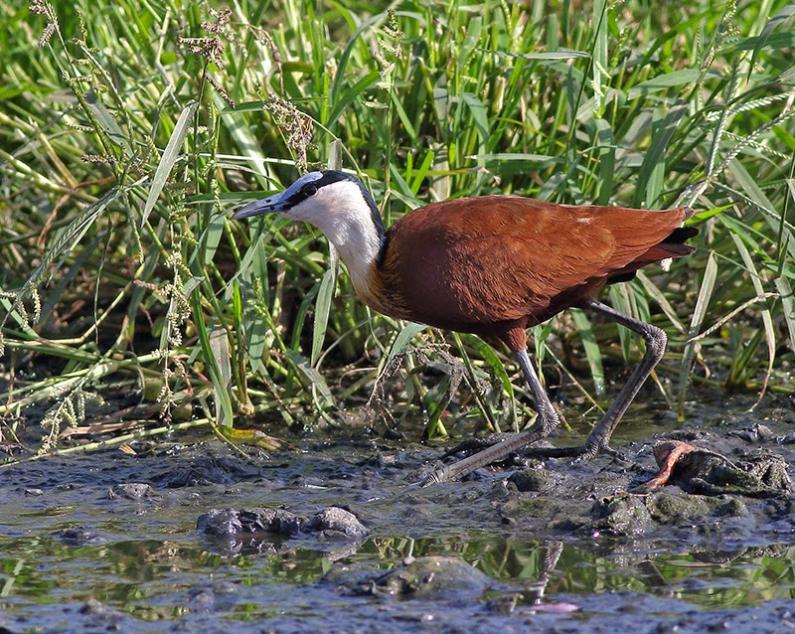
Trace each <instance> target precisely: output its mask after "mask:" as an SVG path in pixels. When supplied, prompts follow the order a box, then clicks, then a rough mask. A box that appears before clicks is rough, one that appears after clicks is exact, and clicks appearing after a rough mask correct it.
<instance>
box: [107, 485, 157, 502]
mask: <svg viewBox="0 0 795 634" xmlns="http://www.w3.org/2000/svg"><path fill="white" fill-rule="evenodd" d="M159 497H160V496H159V495H158V494H157V491H155V490H154V489H153V488H152V487H151V486H149V485H148V484H144V483H142V482H127V483H124V484H114V485H113V486H112V487H111V488H110V489H108V499H109V500H117V499H119V498H124V499H127V500H155V499H158V498H159Z"/></svg>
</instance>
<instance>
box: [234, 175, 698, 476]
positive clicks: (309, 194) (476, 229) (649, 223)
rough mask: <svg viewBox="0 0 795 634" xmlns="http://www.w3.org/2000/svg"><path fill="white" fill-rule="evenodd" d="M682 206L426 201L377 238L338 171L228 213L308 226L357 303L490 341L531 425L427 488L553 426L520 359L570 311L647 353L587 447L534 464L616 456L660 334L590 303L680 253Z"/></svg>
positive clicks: (370, 208)
mask: <svg viewBox="0 0 795 634" xmlns="http://www.w3.org/2000/svg"><path fill="white" fill-rule="evenodd" d="M692 213H693V211H692V209H691V208H689V207H678V208H675V209H670V210H662V211H650V210H645V209H632V208H627V207H618V206H602V205H565V204H557V203H550V202H546V201H541V200H534V199H532V198H527V197H522V196H515V195H486V196H477V197H468V198H457V199H450V200H445V201H441V202H434V203H431V204H428V205H426V206H424V207H420V208H418V209H414V210H413V211H410V212H408V213H406V214H405V215H403V216H402V217H401V218H400V219H399V220H398V221H397V222H395V223H394V224H393V225H392V226H391V227H389V229H386V228H385V227H384V223H383V220H382V218H381V214H380V213H379V211H378V207H377V205H376V203H375V200H374V199H373V197H372V195H371V194H370V192H369V191H368V190H367V188H366V187H365V186H364V184H363V183H362V182H361V180H359V179H358V178H357V177H356V176H354V175H352V174H349V173H347V172H342V171H339V170H331V169H329V170H320V171H312V172H308V173H306V174H304V175H302V176H300V177H299V178H298V179H297V180H295V181H294V182H293V183H292V184H291V185H290V186H289V187H287V189H285V190H284V191H282V192H279V193H276V194H273V195H271V196H268V197H267V198H263V199H259V200H256V201H254V202H251V203H250V204H248V205H246V206H244V207H243V208H241V209H239V210H237V211H236V212H235V213H234V214H233V216H232V217H233V218H234V219H238V220H240V219H244V218H250V217H254V216H259V215H262V214H279V215H281V216H283V217H285V218H288V219H290V220H294V221H303V222H307V223H309V224H311V225H313V226H315V227H316V228H317V229H319V230H320V231H321V232H322V233H323V234H325V236H326V238H327V239H328V240H329V241H330V242H331V244H332V245H333V246H334V247H335V249H336V250H337V252H338V253H339V255H340V257H341V259H342V261H343V262H344V263H345V266H346V268H347V270H348V274H349V275H350V279H351V281H352V284H353V288H354V290H355V292H356V295H357V296H358V297H359V299H360V300H361V301H363V302H364V303H365V304H367V305H368V306H370V307H371V308H373V309H375V310H376V311H378V312H380V313H383V314H384V315H388V316H390V317H393V318H396V319H403V320H409V321H413V322H418V323H421V324H426V325H428V326H431V327H434V328H439V329H443V330H451V331H456V332H464V333H473V334H475V335H479V336H480V337H482V338H484V339H485V340H487V341H489V342H492V343H496V342H497V341H501V342H502V343H504V344H505V346H507V348H508V349H509V350H510V351H511V353H512V355H513V357H514V358H515V360H516V362H517V364H518V365H519V367H520V369H521V371H522V374H523V375H524V379H525V381H526V382H527V385H528V387H529V390H530V393H531V395H532V397H533V400H534V402H535V410H536V412H537V416H536V419H535V422H534V423H533V425H532V426H531V427H530V428H529V429H527V430H525V431H522V432H518V433H516V434H514V435H512V436H510V437H508V438H507V439H505V440H502V441H500V442H497V443H495V444H493V445H491V446H489V447H487V448H485V449H482V450H481V451H479V452H477V453H475V454H473V455H470V456H468V457H466V458H463V459H460V460H458V461H457V462H454V463H452V464H449V465H447V466H442V467H438V468H436V469H435V470H434V471H433V472H432V473H430V474H429V476H428V481H429V482H442V481H446V480H453V479H457V478H461V477H463V476H464V475H466V474H467V473H470V472H471V471H473V470H475V469H478V468H481V467H483V466H486V465H489V464H492V463H494V462H498V461H500V460H503V459H505V458H506V457H507V456H509V455H511V454H512V453H514V452H516V451H517V450H519V449H521V448H524V447H526V446H527V445H530V444H531V443H535V442H537V441H539V440H541V439H544V438H546V437H547V436H549V435H550V434H551V433H552V432H553V431H555V429H556V428H557V427H558V426H559V423H560V421H559V417H558V414H557V412H556V410H555V408H554V406H553V405H552V402H551V401H550V399H549V396H548V395H547V393H546V391H545V390H544V387H543V385H542V383H541V381H540V380H539V377H538V374H537V372H536V370H535V368H534V367H533V363H532V362H531V360H530V357H529V355H528V352H527V333H526V330H527V329H528V328H530V327H532V326H535V325H538V324H540V323H542V322H544V321H546V320H547V319H549V318H551V317H552V316H554V315H556V314H557V313H559V312H561V311H563V310H565V309H568V308H581V309H585V310H590V311H592V312H593V313H596V314H599V315H602V316H603V317H605V318H607V319H609V320H612V321H614V322H616V323H618V324H621V325H623V326H626V327H627V328H629V329H630V330H632V331H634V332H636V333H637V334H639V335H640V336H641V337H642V338H643V339H644V341H645V344H646V346H645V352H644V354H643V357H642V359H641V361H640V363H639V364H638V366H637V367H636V368H635V369H634V370H633V372H632V373H631V375H630V377H629V379H628V380H627V382H626V384H625V385H624V386H623V387H622V389H621V390H620V391H619V393H618V395H617V396H616V398H615V400H614V401H613V402H612V404H611V405H610V406H609V407H608V409H607V411H606V412H605V414H604V416H603V417H602V419H601V420H600V421H599V422H598V423H597V424H596V425H595V426H594V428H593V430H592V431H591V432H590V434H589V435H588V437H587V439H586V440H585V441H584V442H583V443H582V444H581V445H577V446H572V447H558V448H555V447H550V448H544V449H543V450H542V449H539V450H538V451H543V452H544V455H553V456H574V457H578V458H580V459H588V458H592V457H594V456H596V455H597V454H599V453H602V452H604V453H616V452H614V450H613V449H612V448H611V447H610V444H609V441H610V438H611V436H612V434H613V431H614V430H615V428H616V427H617V426H618V423H619V421H620V420H621V418H622V416H623V415H624V413H625V412H626V410H627V408H628V407H629V405H630V403H631V402H632V401H633V399H634V398H635V396H636V395H637V394H638V392H639V391H640V388H641V386H642V385H643V383H644V382H645V380H646V378H647V377H648V376H649V374H650V373H651V371H652V370H653V369H654V367H655V366H656V365H657V363H658V362H659V361H660V360H661V359H662V357H663V355H664V353H665V349H666V344H667V339H666V334H665V331H664V330H662V329H661V328H659V327H657V326H655V325H652V324H649V323H646V322H643V321H640V320H638V319H636V318H635V317H632V316H630V315H625V314H622V313H621V312H619V311H617V310H615V309H614V308H612V307H610V306H609V305H607V304H604V303H602V302H600V301H599V300H598V299H597V298H598V296H599V293H600V291H602V289H603V288H604V287H605V286H607V285H608V284H613V283H616V282H624V281H628V280H630V279H632V278H633V277H634V276H635V274H636V272H637V271H638V269H640V268H641V267H644V266H646V265H649V264H653V263H655V262H660V261H662V260H667V259H669V258H680V257H684V256H686V255H689V254H690V253H692V252H693V251H694V248H693V247H692V246H690V245H687V244H686V241H687V240H688V239H689V238H692V237H693V236H694V235H696V234H697V233H698V231H697V230H696V229H695V228H693V227H685V226H683V223H684V221H685V220H687V219H688V218H689V217H690V216H691V215H692Z"/></svg>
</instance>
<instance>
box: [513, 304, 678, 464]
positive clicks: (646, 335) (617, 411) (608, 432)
mask: <svg viewBox="0 0 795 634" xmlns="http://www.w3.org/2000/svg"><path fill="white" fill-rule="evenodd" d="M587 307H588V308H590V309H591V310H593V311H595V312H597V313H600V314H602V315H605V316H606V317H608V318H610V319H612V320H613V321H615V322H617V323H619V324H621V325H622V326H626V327H627V328H629V329H630V330H632V331H634V332H636V333H638V334H639V335H640V336H641V337H643V339H644V341H645V342H646V353H645V354H644V355H643V359H641V361H640V363H639V364H638V366H637V367H636V368H635V369H634V370H633V372H632V374H631V375H630V377H629V379H628V380H627V382H626V383H625V384H624V387H622V388H621V391H620V392H619V393H618V396H617V397H616V399H615V400H614V401H613V402H612V403H611V405H610V407H609V408H608V410H607V412H606V413H605V415H604V416H603V417H602V420H600V421H599V423H598V424H597V425H596V427H594V428H593V431H591V433H590V435H589V436H588V439H587V440H586V441H585V444H584V445H582V446H580V447H559V448H552V449H531V450H530V451H528V452H525V453H526V454H529V455H533V456H555V457H560V456H583V457H586V458H590V457H593V456H595V455H596V454H597V453H599V452H606V453H614V452H613V450H612V449H610V446H609V442H610V437H611V436H612V435H613V432H614V431H615V429H616V427H617V426H618V423H619V422H620V421H621V418H622V417H623V416H624V413H625V412H626V411H627V408H628V407H629V405H630V403H632V400H633V399H634V398H635V396H637V394H638V392H639V391H640V388H641V386H642V385H643V383H644V382H645V381H646V379H647V378H648V376H649V374H651V371H652V370H653V369H654V366H656V365H657V364H658V363H659V362H660V359H662V357H663V355H664V354H665V346H666V343H667V341H668V339H667V337H666V335H665V331H663V330H662V329H660V328H657V326H652V325H651V324H647V323H646V322H644V321H640V320H638V319H633V318H632V317H627V316H626V315H622V314H621V313H619V312H618V311H616V310H613V309H612V308H610V306H607V305H606V304H602V303H601V302H598V301H596V300H595V299H592V300H590V301H589V302H588V304H587Z"/></svg>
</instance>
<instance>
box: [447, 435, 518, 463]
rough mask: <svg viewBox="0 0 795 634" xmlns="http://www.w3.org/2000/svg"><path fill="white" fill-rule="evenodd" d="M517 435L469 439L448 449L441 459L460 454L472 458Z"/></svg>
mask: <svg viewBox="0 0 795 634" xmlns="http://www.w3.org/2000/svg"><path fill="white" fill-rule="evenodd" d="M514 435H515V434H504V433H503V434H490V435H489V436H487V437H485V438H468V439H467V440H464V441H462V442H460V443H458V444H457V445H456V446H455V447H453V448H452V449H448V450H447V451H445V452H444V453H443V454H442V455H441V456H440V459H441V460H444V459H445V458H449V457H450V456H455V455H457V454H460V453H464V454H466V455H467V456H471V455H473V454H476V453H478V452H479V451H483V450H484V449H487V448H488V447H491V446H492V445H496V444H497V443H499V442H503V441H504V440H506V439H509V438H511V437H513V436H514Z"/></svg>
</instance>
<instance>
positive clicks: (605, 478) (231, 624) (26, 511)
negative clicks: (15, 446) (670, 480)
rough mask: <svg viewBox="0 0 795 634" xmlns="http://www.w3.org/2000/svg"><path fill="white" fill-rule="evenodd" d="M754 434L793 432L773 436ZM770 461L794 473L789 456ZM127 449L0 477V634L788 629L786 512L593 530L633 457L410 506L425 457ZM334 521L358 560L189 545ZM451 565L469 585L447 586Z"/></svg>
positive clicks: (790, 537) (638, 453)
mask: <svg viewBox="0 0 795 634" xmlns="http://www.w3.org/2000/svg"><path fill="white" fill-rule="evenodd" d="M703 420H709V421H710V423H709V424H707V423H703V422H702V423H701V424H700V425H699V424H695V425H692V424H691V425H689V426H690V427H691V428H692V427H699V426H700V427H701V428H703V429H705V430H706V432H705V433H704V434H703V435H702V436H700V439H701V443H702V444H704V443H707V444H720V447H719V449H720V450H721V451H722V452H728V451H736V452H739V451H746V450H748V449H750V448H752V443H748V442H747V441H742V440H737V439H732V440H727V439H726V438H725V437H724V436H723V435H722V433H723V430H725V429H728V428H730V427H736V426H741V425H742V424H743V421H742V420H733V421H726V420H718V419H717V417H716V415H712V414H711V415H710V416H705V417H704V418H703ZM765 422H766V424H768V425H769V426H770V427H771V429H773V430H774V431H777V432H781V433H787V432H791V431H793V430H795V424H793V422H791V421H790V420H789V419H788V418H787V417H776V416H775V415H774V416H772V417H771V418H770V420H767V421H765ZM729 423H731V424H729ZM636 427H637V426H633V425H631V424H630V425H628V426H627V428H626V429H625V436H624V441H627V440H632V439H633V436H635V437H637V436H638V435H639V434H638V429H637V428H636ZM656 431H658V432H662V431H664V427H663V426H660V427H658V428H657V429H656ZM756 446H758V445H754V447H756ZM767 448H768V449H770V450H772V451H776V452H777V453H779V454H781V455H783V456H784V457H785V458H786V459H787V461H788V462H789V463H790V464H793V457H794V456H793V445H777V444H775V443H772V442H771V443H769V446H768V447H767ZM137 449H138V450H139V452H140V454H139V455H138V456H131V455H127V454H124V453H121V452H112V453H111V452H106V453H97V454H92V455H88V456H74V457H63V458H56V459H50V460H46V461H39V462H34V463H29V464H26V465H21V466H16V467H12V468H6V469H4V470H0V508H2V519H1V520H0V610H1V611H0V631H10V632H33V631H43V632H58V631H63V632H70V631H107V630H108V629H109V628H110V629H118V630H120V631H124V632H161V631H215V630H220V629H227V630H229V631H251V632H262V631H276V632H291V631H363V632H365V631H379V632H390V631H394V632H403V631H411V630H423V631H425V630H427V631H459V630H460V631H464V630H466V631H467V632H472V631H517V632H518V631H527V630H528V629H529V628H530V629H533V630H537V631H550V632H552V631H555V632H575V631H576V632H601V631H605V632H606V631H612V630H614V629H615V628H616V627H622V628H628V627H636V628H638V631H640V632H652V631H654V632H658V631H659V632H665V631H674V629H676V631H680V632H682V631H685V632H686V631H693V632H701V631H706V630H712V631H722V630H723V629H726V628H731V629H732V631H754V632H766V631H770V632H778V631H786V628H792V627H794V626H793V623H795V607H793V598H795V518H794V517H793V513H792V507H791V500H789V499H784V498H782V499H775V500H755V499H749V498H743V499H740V500H739V501H737V500H733V501H732V503H733V504H735V506H736V507H737V509H736V512H734V511H732V512H731V513H725V512H723V511H721V512H720V513H717V512H714V513H705V514H703V516H701V515H699V516H693V517H681V518H675V519H674V520H672V521H669V522H665V523H662V524H661V523H654V524H652V525H649V526H646V527H644V528H643V529H642V530H640V529H639V530H637V531H634V532H633V531H629V534H625V535H610V534H608V533H607V532H606V531H603V530H600V529H599V528H598V527H597V526H596V525H595V524H594V525H592V524H591V523H590V522H592V520H591V519H590V518H591V516H592V507H593V505H594V504H595V503H597V502H598V500H600V499H603V498H604V497H605V496H610V495H613V494H614V493H615V492H616V491H619V490H625V489H626V487H627V486H628V484H629V483H630V482H631V481H633V480H637V479H638V478H640V479H642V478H644V477H648V475H651V473H652V472H653V470H654V462H653V460H652V458H651V456H650V455H649V451H648V449H647V447H646V446H645V445H642V444H640V443H636V444H632V445H630V446H629V447H628V450H627V455H628V456H631V457H632V461H631V462H632V464H629V465H628V464H617V463H615V462H614V461H612V460H609V459H607V458H599V459H597V460H595V461H594V462H592V463H587V464H577V465H572V464H570V462H568V461H565V460H550V461H548V462H547V463H545V464H544V465H535V467H536V468H538V469H539V470H540V472H541V473H543V475H544V483H545V484H544V486H543V487H542V489H541V491H537V492H527V493H521V492H519V491H516V490H515V487H512V486H510V485H506V481H505V475H506V474H507V472H505V471H501V472H483V473H481V474H480V477H478V478H475V479H472V480H470V481H466V482H461V483H450V484H440V485H435V486H431V487H428V488H418V487H413V486H410V485H411V484H412V483H413V482H416V480H417V477H418V474H419V473H420V471H421V469H422V468H423V467H424V466H427V465H428V464H431V463H432V461H433V459H434V458H435V456H437V455H438V450H432V449H428V448H427V447H422V446H419V445H414V446H410V445H408V444H406V443H403V444H401V443H395V442H386V441H383V440H381V439H378V438H368V437H364V438H362V437H360V438H358V439H356V438H344V437H337V438H331V439H329V440H327V441H323V442H320V441H317V440H311V439H310V440H309V441H305V442H304V444H303V449H304V450H305V451H301V452H286V453H282V454H278V455H273V456H270V457H269V456H266V455H265V454H256V455H252V457H251V458H250V460H248V461H246V460H244V459H242V458H241V457H239V456H237V455H236V454H234V453H232V452H231V451H230V450H229V449H228V448H227V447H225V446H223V445H221V444H220V443H218V442H216V441H203V442H199V443H196V444H191V445H170V446H159V447H154V448H152V449H151V450H146V447H144V446H137ZM791 475H792V474H791ZM120 483H146V484H148V485H150V486H151V490H149V489H147V490H146V495H145V497H143V498H142V499H128V498H126V497H124V496H123V495H121V496H118V495H116V496H114V495H112V494H111V495H109V491H110V490H111V489H112V488H113V487H114V486H115V485H118V484H120ZM666 489H670V490H671V492H672V495H673V497H674V498H675V499H685V498H686V496H685V494H682V492H681V491H679V490H678V489H677V487H674V486H671V487H666ZM674 490H675V491H674ZM117 492H118V490H117ZM677 496H678V497H677ZM696 497H700V496H696ZM724 497H726V498H727V499H728V498H729V497H731V496H724ZM736 497H737V498H742V496H736ZM331 505H343V506H345V507H347V508H349V509H350V510H351V511H353V512H354V513H356V514H357V515H358V517H359V518H360V519H361V521H362V522H363V523H364V524H365V526H367V527H368V529H369V530H370V533H369V535H368V536H367V538H365V539H359V540H355V539H343V538H334V537H326V536H318V535H301V536H299V537H298V538H285V537H276V536H262V535H259V536H257V538H255V539H245V540H217V539H210V538H208V537H206V536H205V535H202V534H200V533H199V531H197V529H196V520H197V517H198V516H199V515H201V514H202V513H204V512H206V511H207V510H208V509H211V508H227V507H232V508H250V507H284V508H287V509H289V510H290V511H292V512H294V513H296V514H298V515H301V516H304V517H308V516H311V515H312V514H313V513H315V512H316V511H317V510H319V509H321V508H324V507H328V506H331ZM732 508H734V507H732ZM435 556H442V557H444V559H441V560H438V561H440V562H442V568H440V569H439V570H438V572H435V573H430V574H425V573H422V575H421V578H419V580H418V581H417V583H416V585H415V586H412V587H410V588H409V589H408V590H407V591H404V592H402V593H397V594H395V593H390V592H387V591H385V590H383V589H381V588H380V586H378V584H377V583H376V581H374V580H378V579H380V578H383V576H384V573H386V572H387V571H389V570H390V569H393V568H398V569H400V568H401V566H402V562H407V563H408V562H411V561H412V560H415V561H416V562H420V563H422V562H426V561H437V560H430V559H426V558H427V557H435ZM450 562H453V563H459V564H460V562H465V564H466V565H465V566H463V567H455V566H453V567H452V568H445V566H449V565H450ZM414 565H417V564H416V563H415V564H414ZM423 575H424V576H423ZM2 628H6V629H5V630H3V629H2Z"/></svg>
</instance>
